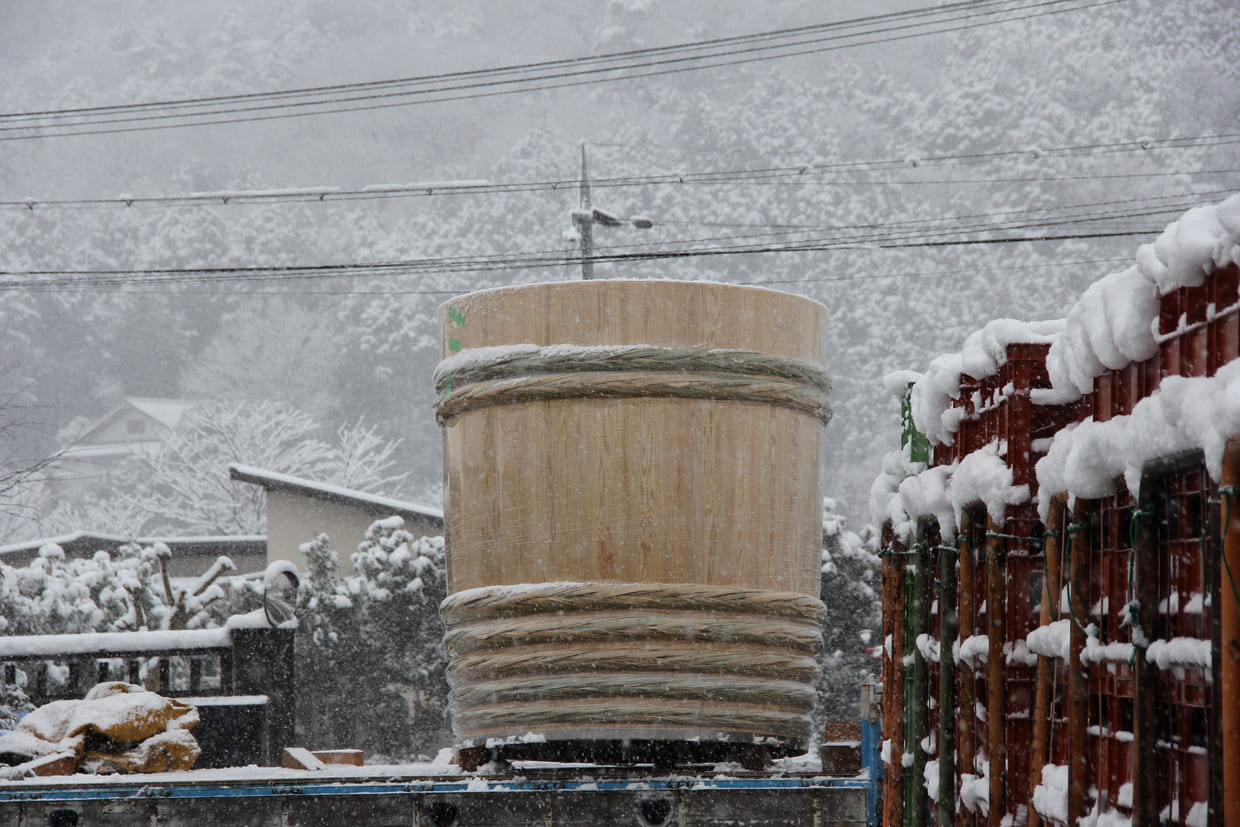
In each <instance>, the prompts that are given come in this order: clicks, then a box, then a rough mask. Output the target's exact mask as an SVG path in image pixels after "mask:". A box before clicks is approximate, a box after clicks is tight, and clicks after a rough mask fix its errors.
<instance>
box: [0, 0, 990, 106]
mask: <svg viewBox="0 0 1240 827" xmlns="http://www.w3.org/2000/svg"><path fill="white" fill-rule="evenodd" d="M1011 2H1012V0H981V2H979V0H972V2H957V3H952V4H944V5H942V6H937V7H928V8H920V9H907V10H904V11H900V12H893V13H889V14H882V15H871V16H866V17H860V18H854V19H851V20H845V21H835V22H831V23H820V24H814V25H808V26H800V27H795V28H786V29H776V30H772V31H767V32H755V33H750V34H744V35H736V36H732V37H721V38H713V39H708V40H700V41H694V42H689V43H680V44H671V45H667V46H657V47H651V48H645V49H631V50H625V51H620V52H611V53H608V54H603V55H597V56H594V57H574V58H562V59H559V60H550V61H540V62H534V63H522V64H513V65H508V66H501V67H495V68H491V69H475V70H469V71H458V72H442V73H437V74H430V75H419V76H414V77H405V78H396V79H391V80H381V81H363V82H357V83H341V84H330V85H323V86H312V87H303V88H299V89H286V90H278V91H270V92H253V93H246V94H234V95H217V96H211V97H196V98H180V99H174V100H160V101H148V102H143V103H133V104H117V105H111V106H94V107H77V108H68V109H58V110H44V111H33V112H24V113H0V120H8V119H21V118H42V117H61V116H70V115H87V114H97V113H116V112H132V111H144V110H150V109H163V108H185V107H192V106H199V105H205V104H234V103H239V102H243V101H253V100H269V99H282V98H288V97H304V96H312V95H322V94H327V93H333V92H340V91H354V90H366V91H372V90H375V89H390V88H394V87H402V86H407V85H422V84H426V83H429V82H433V81H440V80H448V79H461V78H478V77H491V76H495V75H504V74H511V73H519V72H527V71H531V70H540V69H547V68H553V67H564V66H574V65H581V64H592V63H605V62H611V61H615V60H622V59H629V58H635V57H643V56H650V55H664V54H669V53H676V52H683V51H691V50H696V49H702V48H708V47H714V46H720V45H727V44H735V43H745V42H754V41H762V40H769V39H775V38H780V37H788V36H794V35H804V34H810V33H814V32H821V31H827V30H832V29H840V28H848V27H852V26H857V25H861V24H863V23H873V22H877V21H884V20H893V19H901V18H912V17H918V16H924V15H929V14H938V13H945V12H947V11H949V10H950V9H953V8H956V9H959V8H966V7H971V8H978V7H981V6H986V5H997V4H1010V3H1011Z"/></svg>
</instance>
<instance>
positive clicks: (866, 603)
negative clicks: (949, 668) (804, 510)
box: [816, 498, 882, 731]
mask: <svg viewBox="0 0 1240 827" xmlns="http://www.w3.org/2000/svg"><path fill="white" fill-rule="evenodd" d="M838 512H839V506H838V505H837V504H836V502H835V500H832V499H830V498H826V499H824V500H823V520H822V540H823V549H822V579H821V590H822V592H821V593H822V601H823V602H824V603H826V604H827V611H828V617H827V625H826V629H825V631H824V634H823V644H824V646H823V655H822V658H821V660H820V668H821V673H820V677H819V682H818V704H817V706H818V709H817V713H816V718H817V720H818V721H819V722H820V723H821V722H823V721H855V720H857V715H858V708H857V703H858V698H859V694H860V687H861V684H862V683H863V682H865V680H866V678H867V677H868V676H869V675H877V673H878V672H879V671H881V661H880V660H879V659H877V658H875V657H873V656H871V654H870V653H869V651H867V650H872V649H873V648H874V647H877V646H878V645H879V644H880V642H881V640H880V638H881V629H882V601H881V597H880V594H879V591H880V589H881V581H882V572H881V562H880V560H879V558H878V554H877V553H876V552H877V542H876V538H875V537H874V535H873V532H872V531H871V530H870V529H869V528H868V527H867V528H865V529H863V530H862V532H861V533H860V534H858V533H856V532H853V531H850V530H849V529H848V528H846V527H845V520H844V517H843V516H841V515H840V514H839V513H838ZM816 730H818V731H821V726H817V727H816Z"/></svg>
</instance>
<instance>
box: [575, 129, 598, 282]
mask: <svg viewBox="0 0 1240 827" xmlns="http://www.w3.org/2000/svg"><path fill="white" fill-rule="evenodd" d="M579 190H580V193H581V205H580V210H579V212H578V213H577V214H576V215H574V216H573V217H574V218H575V219H577V227H578V230H579V234H580V236H581V280H582V281H589V280H590V279H592V278H594V209H593V207H592V206H591V205H590V173H589V171H588V170H587V169H586V142H585V141H582V142H581V184H580V186H579Z"/></svg>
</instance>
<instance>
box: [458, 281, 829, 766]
mask: <svg viewBox="0 0 1240 827" xmlns="http://www.w3.org/2000/svg"><path fill="white" fill-rule="evenodd" d="M440 321H441V329H442V355H443V357H444V361H443V362H441V364H440V366H439V370H438V371H437V373H436V383H437V386H438V389H439V401H438V406H437V416H438V418H439V420H440V422H441V424H442V426H443V448H444V451H443V456H444V469H445V483H446V491H445V497H446V509H445V517H446V534H447V556H448V557H447V566H448V598H447V599H446V600H445V601H444V604H443V607H442V611H443V615H444V620H445V625H446V628H447V638H446V643H447V646H448V650H449V654H450V656H451V665H450V667H449V680H450V685H451V688H452V706H453V719H454V728H455V731H456V734H457V737H458V738H459V739H461V743H462V744H463V745H466V746H470V745H474V746H479V745H482V744H483V743H487V742H489V743H491V744H494V743H495V742H496V741H499V742H512V741H521V742H530V741H534V742H572V743H580V742H594V741H609V742H624V743H631V742H634V741H649V742H654V743H657V742H669V741H679V742H684V743H697V744H702V743H725V744H726V743H737V744H745V743H750V744H752V743H755V742H759V743H763V744H767V745H773V747H774V751H776V752H780V751H782V752H788V751H791V750H797V749H802V748H803V747H804V741H805V738H806V736H807V735H808V731H809V717H808V716H809V713H810V711H811V708H812V705H813V684H814V680H815V675H816V667H815V653H816V650H817V647H818V646H819V645H820V642H821V628H822V627H821V623H822V621H823V606H822V604H821V602H820V601H819V600H818V586H819V566H820V555H821V549H822V518H821V508H822V494H821V481H820V456H821V453H822V436H823V430H824V425H825V423H826V421H827V419H828V418H829V408H828V406H827V403H826V391H827V386H826V379H825V376H824V374H823V372H822V367H821V363H822V360H823V356H824V350H825V348H824V342H825V324H826V309H825V308H824V307H823V306H822V305H820V304H818V303H817V302H814V301H811V300H809V299H805V298H802V297H798V296H793V295H790V294H786V293H779V292H775V291H771V290H765V289H757V288H748V287H738V286H732V285H723V284H716V283H706V282H672V281H580V282H566V283H555V284H536V285H527V286H519V287H510V288H502V289H497V290H487V291H481V292H477V293H471V294H468V295H465V296H461V297H459V298H456V299H453V300H452V301H450V302H448V303H447V304H445V305H444V306H443V307H442V308H441V312H440ZM531 733H532V735H531Z"/></svg>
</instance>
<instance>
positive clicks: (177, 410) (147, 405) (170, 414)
mask: <svg viewBox="0 0 1240 827" xmlns="http://www.w3.org/2000/svg"><path fill="white" fill-rule="evenodd" d="M125 402H126V403H127V404H129V405H132V406H133V407H135V408H137V409H138V410H140V411H142V413H144V414H146V415H147V416H149V417H150V418H151V419H154V420H156V421H157V422H159V423H160V424H161V425H164V426H165V427H168V428H175V427H176V426H177V423H178V422H180V421H181V415H182V414H184V413H185V412H186V411H187V410H189V409H190V408H192V407H194V404H195V403H194V402H191V401H190V400H188V399H143V398H139V397H133V396H131V397H129V398H127V399H126V400H125Z"/></svg>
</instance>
